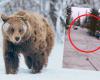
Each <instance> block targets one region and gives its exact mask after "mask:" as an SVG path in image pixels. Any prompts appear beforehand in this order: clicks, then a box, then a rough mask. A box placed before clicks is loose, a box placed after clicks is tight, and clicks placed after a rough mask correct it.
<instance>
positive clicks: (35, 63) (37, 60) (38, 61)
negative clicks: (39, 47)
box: [32, 53, 44, 73]
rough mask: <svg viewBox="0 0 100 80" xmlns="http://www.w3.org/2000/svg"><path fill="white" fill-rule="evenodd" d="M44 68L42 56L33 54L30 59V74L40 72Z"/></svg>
mask: <svg viewBox="0 0 100 80" xmlns="http://www.w3.org/2000/svg"><path fill="white" fill-rule="evenodd" d="M43 66H44V56H43V55H42V54H39V53H35V54H34V56H33V58H32V73H39V72H41V70H42V68H43Z"/></svg>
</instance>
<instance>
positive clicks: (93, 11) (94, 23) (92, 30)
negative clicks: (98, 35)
mask: <svg viewBox="0 0 100 80" xmlns="http://www.w3.org/2000/svg"><path fill="white" fill-rule="evenodd" d="M91 14H92V15H95V16H97V17H98V16H99V12H98V10H97V9H96V8H92V9H91ZM89 20H90V23H91V24H90V26H89V27H88V29H89V33H90V35H92V36H94V35H95V32H96V30H97V24H98V20H96V19H95V18H93V17H89Z"/></svg>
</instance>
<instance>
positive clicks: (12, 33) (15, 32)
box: [1, 15, 30, 44]
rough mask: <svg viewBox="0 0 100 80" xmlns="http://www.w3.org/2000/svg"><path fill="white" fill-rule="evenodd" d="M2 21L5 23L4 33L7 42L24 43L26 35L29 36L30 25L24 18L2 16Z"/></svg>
mask: <svg viewBox="0 0 100 80" xmlns="http://www.w3.org/2000/svg"><path fill="white" fill-rule="evenodd" d="M1 19H2V20H3V22H4V24H3V26H2V32H3V35H4V38H6V39H7V40H9V41H11V42H12V43H14V44H18V43H20V42H23V41H24V39H25V38H26V35H27V36H29V32H28V29H29V26H30V25H29V23H28V21H27V19H26V18H25V17H24V16H15V15H14V16H5V15H1ZM27 38H28V37H27Z"/></svg>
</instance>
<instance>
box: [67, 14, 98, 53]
mask: <svg viewBox="0 0 100 80" xmlns="http://www.w3.org/2000/svg"><path fill="white" fill-rule="evenodd" d="M83 16H91V17H94V18H95V19H97V20H100V18H98V17H96V16H95V15H92V14H83V15H80V16H78V17H77V18H75V19H74V20H72V22H71V23H70V25H69V28H68V33H67V32H66V34H68V39H69V41H70V43H71V45H72V46H73V47H74V48H75V49H76V50H78V51H80V52H83V53H93V52H96V51H97V50H99V49H100V46H99V47H97V48H96V49H94V50H82V49H80V48H78V47H76V45H75V44H74V42H73V41H72V39H71V35H70V34H71V28H72V26H73V25H74V23H75V21H76V20H77V19H79V18H80V17H83Z"/></svg>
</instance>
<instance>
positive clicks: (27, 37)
mask: <svg viewBox="0 0 100 80" xmlns="http://www.w3.org/2000/svg"><path fill="white" fill-rule="evenodd" d="M1 19H2V20H3V22H4V23H3V25H2V33H3V51H4V62H5V68H6V73H7V74H16V73H17V71H18V65H19V58H18V56H19V53H22V54H23V56H24V58H25V63H26V65H27V66H28V68H29V69H31V70H32V73H38V72H40V71H41V69H42V68H43V66H45V65H47V62H48V56H49V54H50V52H51V50H52V47H53V45H54V31H53V30H52V28H51V26H50V25H49V24H48V22H47V20H46V19H45V18H44V17H43V16H41V15H39V14H37V13H32V12H28V11H19V12H17V13H15V14H13V15H11V16H6V15H3V14H2V15H1Z"/></svg>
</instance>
